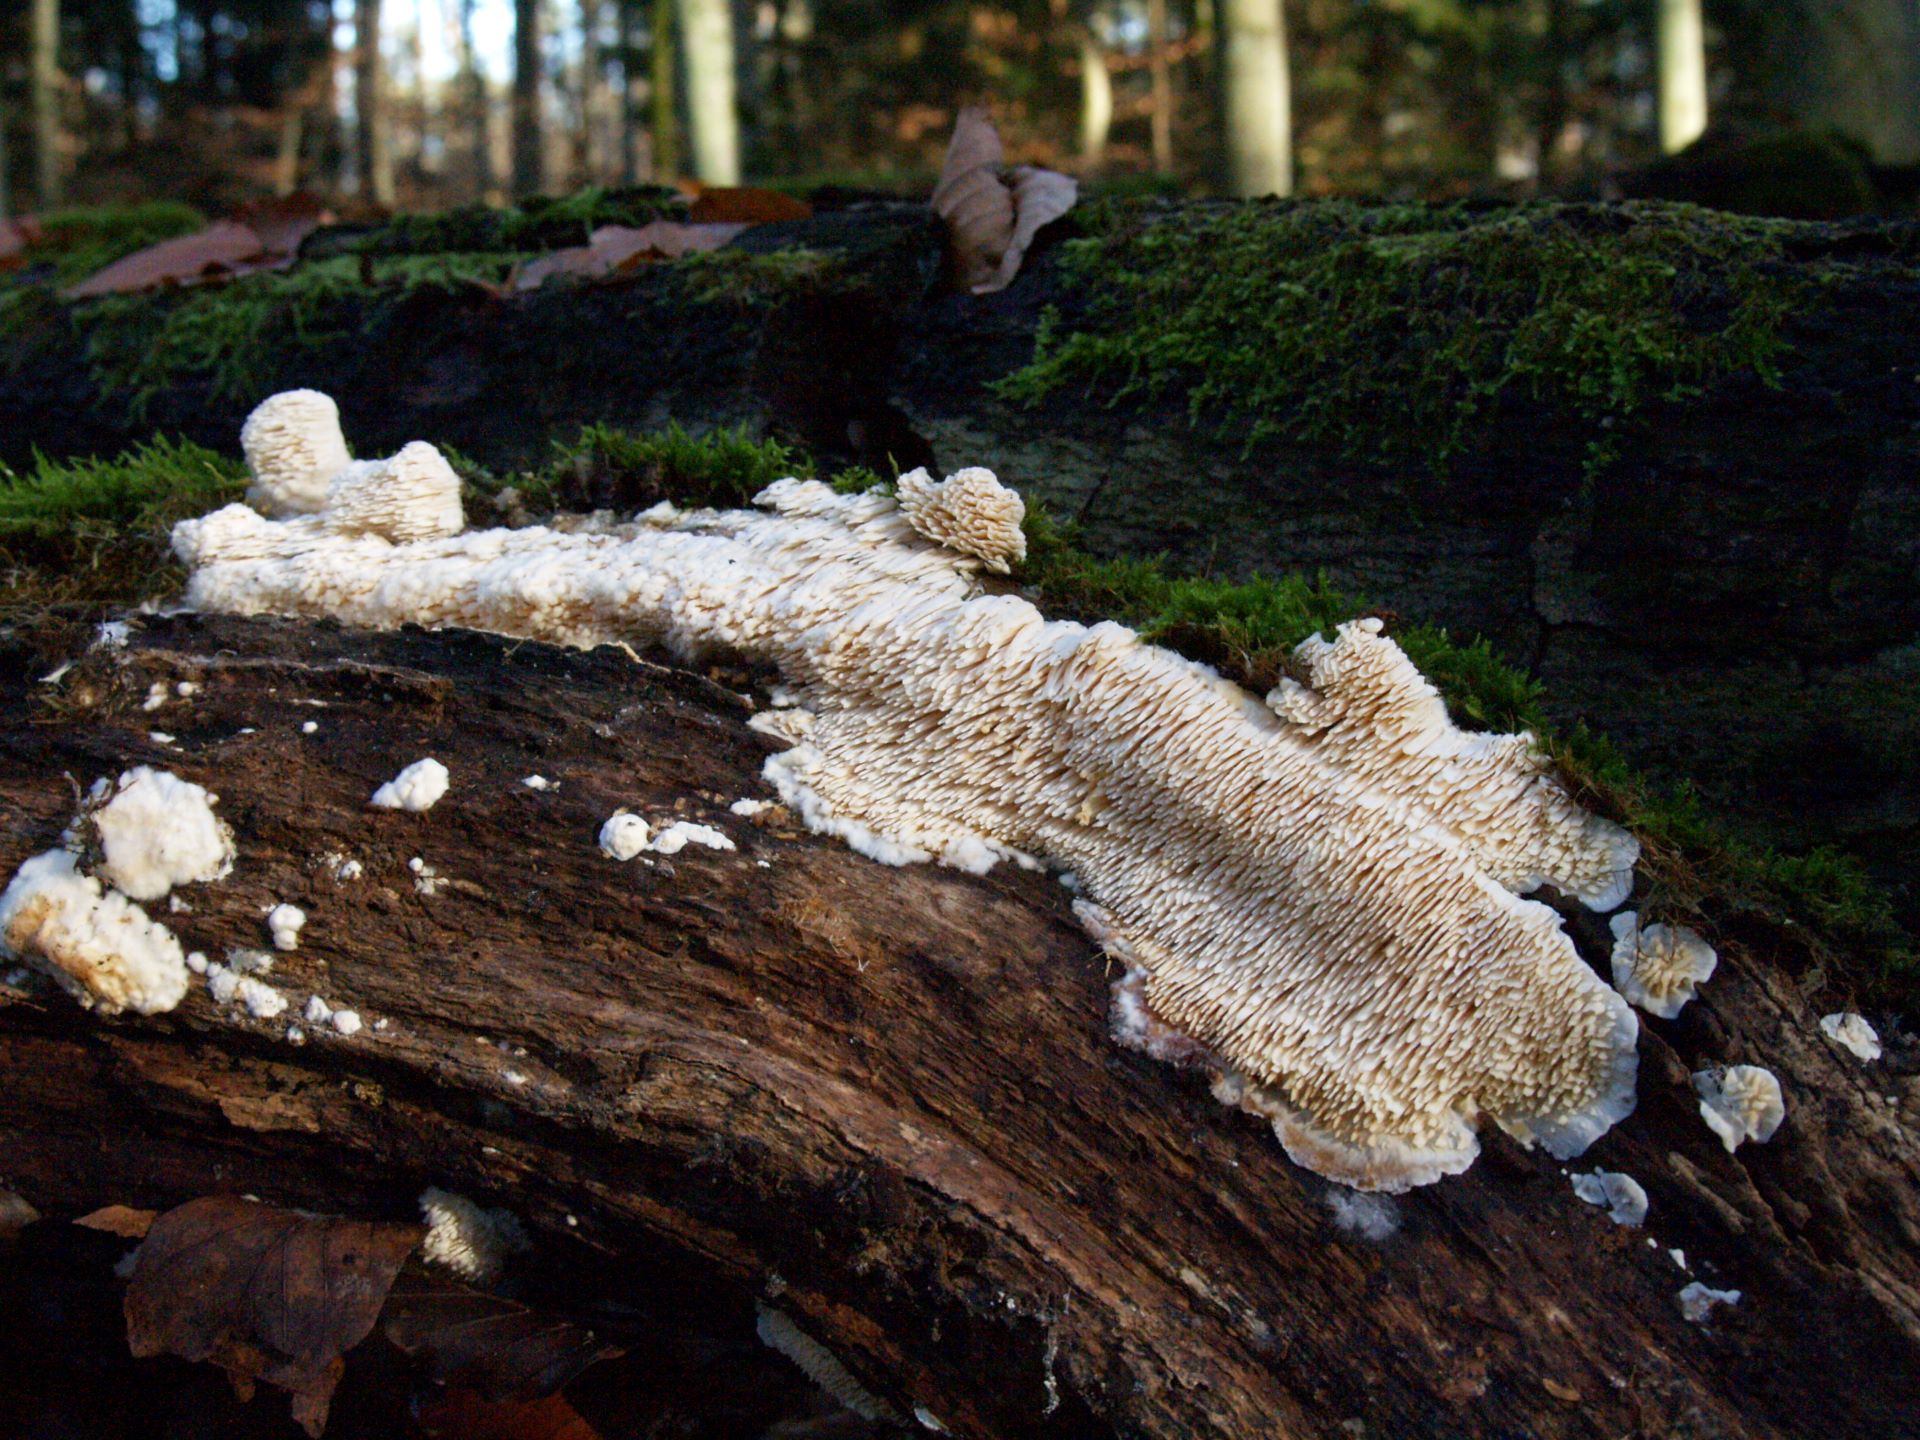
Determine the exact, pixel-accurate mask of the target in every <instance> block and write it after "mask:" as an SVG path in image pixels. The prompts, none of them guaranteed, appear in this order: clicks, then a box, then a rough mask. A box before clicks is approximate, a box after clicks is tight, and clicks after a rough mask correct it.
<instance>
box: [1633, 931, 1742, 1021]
mask: <svg viewBox="0 0 1920 1440" xmlns="http://www.w3.org/2000/svg"><path fill="white" fill-rule="evenodd" d="M1607 924H1608V926H1609V928H1610V929H1611V930H1612V931H1613V985H1614V988H1615V989H1616V990H1618V991H1619V992H1620V993H1621V994H1622V995H1624V996H1626V997H1627V999H1628V1001H1629V1002H1630V1003H1632V1004H1635V1005H1638V1006H1639V1007H1640V1008H1641V1009H1642V1010H1644V1011H1646V1012H1647V1013H1648V1014H1649V1015H1658V1016H1659V1017H1660V1018H1661V1019H1662V1020H1671V1019H1673V1017H1674V1016H1676V1015H1678V1014H1679V1013H1680V1011H1681V1010H1682V1009H1683V1008H1684V1007H1685V1005H1686V1003H1687V1002H1688V1001H1689V1000H1691V999H1693V992H1694V987H1695V986H1696V985H1702V984H1705V983H1706V981H1708V980H1709V979H1711V978H1712V976H1713V970H1714V967H1715V966H1716V965H1717V964H1718V963H1719V957H1718V956H1717V955H1715V954H1714V951H1713V947H1712V946H1711V945H1709V944H1707V942H1706V941H1705V940H1703V939H1701V938H1700V936H1698V935H1697V934H1695V933H1694V932H1693V931H1691V930H1689V929H1687V928H1686V927H1685V926H1683V925H1642V924H1641V923H1640V917H1639V915H1638V914H1637V913H1635V912H1634V911H1632V910H1622V911H1621V912H1620V913H1619V914H1618V915H1615V916H1614V917H1613V918H1612V919H1611V920H1609V921H1608V922H1607Z"/></svg>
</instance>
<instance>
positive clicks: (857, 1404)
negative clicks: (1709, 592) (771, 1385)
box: [754, 1305, 901, 1425]
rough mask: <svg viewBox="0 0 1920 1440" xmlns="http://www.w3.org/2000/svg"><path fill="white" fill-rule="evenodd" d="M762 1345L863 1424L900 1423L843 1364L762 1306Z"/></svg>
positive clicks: (782, 1314)
mask: <svg viewBox="0 0 1920 1440" xmlns="http://www.w3.org/2000/svg"><path fill="white" fill-rule="evenodd" d="M754 1328H755V1329H756V1330H757V1331H758V1333H759V1336H760V1342H761V1343H762V1344H763V1345H765V1346H766V1347H767V1348H768V1349H769V1350H776V1351H778V1352H779V1353H780V1354H782V1355H784V1356H786V1357H787V1359H789V1360H791V1361H792V1362H793V1363H794V1364H795V1365H797V1366H798V1367H799V1368H800V1372H801V1373H802V1374H803V1375H805V1376H806V1377H807V1378H808V1379H809V1380H811V1381H812V1382H813V1383H814V1384H816V1385H818V1386H819V1387H820V1388H821V1389H822V1390H824V1391H826V1392H827V1394H829V1395H831V1396H832V1397H833V1398H834V1399H835V1400H838V1401H839V1402H840V1403H841V1404H842V1405H844V1406H846V1407H847V1409H849V1410H851V1411H853V1413H854V1414H856V1415H858V1416H860V1418H861V1419H863V1420H878V1421H884V1422H887V1423H890V1424H894V1425H898V1424H900V1423H901V1421H900V1416H899V1413H898V1412H897V1411H896V1410H895V1409H894V1408H893V1407H892V1406H891V1405H889V1404H887V1402H886V1401H884V1400H882V1399H881V1398H880V1397H879V1396H878V1395H875V1394H874V1393H873V1392H872V1391H871V1390H869V1389H867V1387H866V1386H864V1385H862V1384H861V1383H860V1381H859V1378H858V1377H857V1376H855V1375H854V1373H853V1372H852V1371H851V1370H849V1369H847V1367H846V1366H845V1365H844V1364H842V1363H841V1361H840V1357H839V1356H838V1355H835V1354H834V1353H833V1352H832V1351H831V1350H829V1349H827V1347H826V1346H824V1345H822V1344H821V1343H820V1342H819V1341H818V1340H816V1339H814V1338H813V1337H812V1336H811V1335H809V1334H807V1332H806V1331H804V1330H802V1329H801V1328H800V1327H799V1326H798V1325H796V1324H794V1323H793V1320H792V1318H791V1317H790V1316H788V1315H787V1314H786V1313H785V1312H784V1311H780V1310H775V1309H774V1308H773V1307H772V1306H770V1305H762V1306H760V1313H759V1318H758V1320H757V1322H756V1324H755V1327H754Z"/></svg>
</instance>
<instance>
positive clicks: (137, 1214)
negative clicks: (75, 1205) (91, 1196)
mask: <svg viewBox="0 0 1920 1440" xmlns="http://www.w3.org/2000/svg"><path fill="white" fill-rule="evenodd" d="M157 1213H158V1212H157V1211H153V1210H135V1209H133V1208H132V1207H131V1206H127V1205H107V1206H104V1207H102V1208H101V1209H99V1210H95V1211H93V1212H92V1213H90V1214H87V1215H82V1216H81V1217H80V1218H79V1219H78V1220H76V1221H74V1222H73V1223H74V1224H76V1225H82V1226H85V1227H86V1228H87V1229H89V1230H104V1231H105V1232H106V1233H107V1234H109V1235H118V1236H119V1237H120V1238H121V1239H123V1240H144V1239H146V1237H147V1232H148V1231H149V1230H151V1229H152V1228H153V1218H154V1216H155V1215H156V1214H157Z"/></svg>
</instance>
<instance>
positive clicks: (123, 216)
mask: <svg viewBox="0 0 1920 1440" xmlns="http://www.w3.org/2000/svg"><path fill="white" fill-rule="evenodd" d="M206 223H207V220H206V217H205V216H204V215H202V214H201V213H200V212H199V211H198V210H196V209H194V208H193V207H192V206H191V205H183V204H181V203H180V202H179V201H177V200H153V201H149V202H148V203H146V204H144V205H102V206H93V207H86V208H76V209H70V210H51V211H48V212H47V213H46V214H45V215H42V216H40V240H39V242H38V243H37V244H36V245H35V246H34V247H33V253H32V256H31V258H32V259H34V260H36V261H38V260H51V261H53V263H54V283H55V284H56V285H71V284H73V283H75V282H76V281H79V280H84V279H85V278H86V277H87V276H89V275H91V274H93V273H94V272H95V271H96V270H102V269H105V268H106V267H107V266H108V265H111V264H112V263H113V262H114V261H116V260H119V259H121V258H123V257H124V256H127V255H131V254H133V252H134V251H136V250H144V249H146V247H147V246H149V245H157V244H158V243H159V242H160V241H162V240H171V239H173V238H174V237H175V236H176V235H191V234H192V233H193V232H194V231H196V230H199V229H202V228H204V227H205V225H206Z"/></svg>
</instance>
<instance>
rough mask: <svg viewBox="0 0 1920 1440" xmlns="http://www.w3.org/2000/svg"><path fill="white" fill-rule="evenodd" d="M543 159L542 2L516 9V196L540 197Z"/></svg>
mask: <svg viewBox="0 0 1920 1440" xmlns="http://www.w3.org/2000/svg"><path fill="white" fill-rule="evenodd" d="M544 169H545V167H544V166H543V165H542V164H541V157H540V0H514V6H513V193H514V194H516V195H534V194H538V193H539V190H540V186H541V182H542V178H543V171H544Z"/></svg>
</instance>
